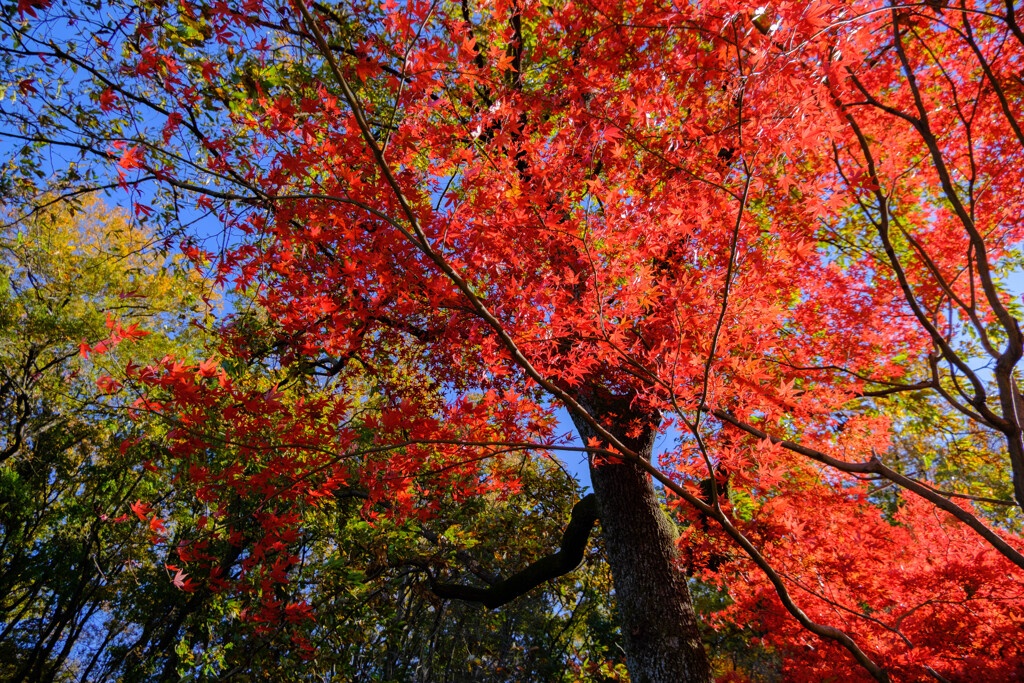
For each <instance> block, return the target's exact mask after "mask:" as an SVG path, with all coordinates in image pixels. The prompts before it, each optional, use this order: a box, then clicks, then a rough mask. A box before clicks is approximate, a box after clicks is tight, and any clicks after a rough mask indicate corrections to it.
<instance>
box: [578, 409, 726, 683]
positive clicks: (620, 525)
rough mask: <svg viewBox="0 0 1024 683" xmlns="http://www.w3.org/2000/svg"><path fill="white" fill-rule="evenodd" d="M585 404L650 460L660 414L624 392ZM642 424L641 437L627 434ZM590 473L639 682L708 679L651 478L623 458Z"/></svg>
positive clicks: (583, 427) (671, 531) (668, 525)
mask: <svg viewBox="0 0 1024 683" xmlns="http://www.w3.org/2000/svg"><path fill="white" fill-rule="evenodd" d="M578 400H579V399H578ZM580 404H581V405H583V406H584V407H585V408H586V409H587V411H588V412H590V414H591V416H593V417H595V418H596V419H597V420H598V421H603V422H605V425H606V428H608V429H609V431H610V432H611V433H612V434H613V435H614V436H615V437H616V438H618V439H619V440H620V441H622V443H623V444H624V445H626V446H627V447H629V448H631V449H632V450H634V451H635V452H637V453H640V454H641V455H642V456H644V457H646V458H648V459H650V457H651V455H652V451H653V449H654V440H655V438H656V437H657V427H658V417H657V416H643V415H637V414H635V413H633V412H632V411H631V410H630V401H629V400H627V399H623V398H618V397H612V398H610V399H604V400H602V401H597V400H594V399H593V398H592V397H591V398H590V400H580ZM605 418H610V419H608V420H607V421H605ZM573 422H574V423H575V424H576V428H577V430H578V431H579V433H580V437H581V438H582V439H583V442H584V443H587V442H588V440H589V439H591V438H594V437H596V434H595V433H594V431H593V429H592V428H591V427H590V426H589V425H588V424H587V422H586V421H585V420H583V419H581V417H580V416H578V415H573ZM609 423H610V424H609ZM636 427H639V434H638V435H637V436H636V437H634V438H630V437H628V436H627V435H626V434H627V432H631V431H633V429H635V428H636ZM631 428H632V429H631ZM590 478H591V481H592V482H593V486H594V493H595V494H596V495H597V503H598V515H599V517H600V520H601V534H602V536H603V538H604V545H605V552H606V553H607V555H608V564H609V566H610V568H611V571H612V580H613V582H614V585H615V602H616V606H617V608H618V611H619V625H620V628H621V629H622V637H623V640H624V642H623V650H624V651H625V653H626V666H627V667H628V668H629V673H630V677H631V679H632V681H633V683H681V682H685V683H691V682H694V683H696V682H699V683H705V682H707V683H710V681H712V680H713V679H712V676H711V667H710V665H709V663H708V658H707V654H706V653H705V651H704V645H703V643H702V642H701V638H700V632H699V631H698V628H697V618H696V615H695V614H694V611H693V602H692V601H691V598H690V590H689V588H688V587H687V585H686V576H685V575H684V574H683V572H681V571H679V569H678V568H677V567H676V566H675V558H676V553H677V551H676V543H675V540H676V536H677V532H676V529H675V528H674V527H673V525H672V522H671V521H670V520H669V519H668V517H667V516H666V515H665V512H664V511H663V510H662V509H661V506H660V505H659V504H658V497H657V494H656V492H655V490H654V486H653V484H652V482H651V478H650V477H649V476H648V475H647V474H646V473H645V472H643V471H642V470H641V469H640V468H639V467H638V466H637V465H635V464H632V463H622V462H605V463H601V464H598V465H597V466H594V465H593V464H591V467H590Z"/></svg>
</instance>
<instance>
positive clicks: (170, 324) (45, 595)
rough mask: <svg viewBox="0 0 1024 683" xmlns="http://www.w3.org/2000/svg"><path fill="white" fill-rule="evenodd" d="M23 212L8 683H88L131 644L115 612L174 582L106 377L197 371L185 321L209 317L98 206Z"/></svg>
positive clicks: (15, 267) (8, 505)
mask: <svg viewBox="0 0 1024 683" xmlns="http://www.w3.org/2000/svg"><path fill="white" fill-rule="evenodd" d="M12 213H13V211H12V212H8V213H7V215H6V216H5V218H6V219H7V220H8V221H9V222H6V224H5V227H4V229H3V233H2V237H0V269H2V273H3V280H2V284H0V287H2V289H0V335H2V340H0V354H2V359H0V413H2V416H3V419H2V422H3V430H2V432H0V444H2V447H0V482H2V484H0V534H2V538H0V594H2V595H3V598H2V600H0V614H2V615H3V620H2V621H3V627H2V629H0V651H2V652H3V656H2V657H0V660H2V661H3V665H2V674H0V675H2V677H3V679H4V680H7V681H23V680H24V681H46V680H69V679H71V678H77V677H79V676H81V677H82V678H83V679H85V678H88V677H89V676H90V675H93V672H94V671H95V669H96V666H97V663H98V662H99V661H100V660H101V653H102V652H103V651H104V649H105V648H106V647H108V646H110V645H111V644H113V643H117V642H119V641H120V640H121V639H122V638H124V637H125V636H126V632H128V631H130V628H131V622H130V621H128V620H122V618H121V617H120V615H118V614H117V613H116V611H114V610H112V608H111V607H112V605H116V604H119V603H123V601H124V600H125V599H126V598H125V594H126V593H132V592H133V589H134V587H135V586H137V585H138V583H139V582H140V581H147V580H149V581H151V580H153V578H154V577H160V578H163V576H164V570H163V568H162V567H161V565H160V561H159V558H160V556H161V554H162V553H160V552H159V551H156V550H154V549H153V548H152V547H151V545H150V543H149V542H148V540H147V539H146V537H145V535H140V533H139V530H138V528H137V524H133V523H131V521H130V520H129V515H128V514H125V513H128V512H129V510H128V504H129V503H130V502H132V501H134V500H135V499H136V497H137V496H140V495H146V494H147V493H149V492H152V491H154V490H155V489H154V487H156V486H157V483H158V482H163V481H164V479H163V478H162V477H158V476H155V475H154V473H152V472H150V471H147V465H148V459H149V458H150V457H152V455H151V454H150V453H148V452H147V450H146V449H141V448H139V447H136V446H132V445H131V443H132V440H133V439H137V438H138V436H139V435H140V434H142V433H144V432H145V427H144V425H140V424H137V423H134V422H133V421H131V420H130V419H129V418H128V416H127V415H126V414H125V410H124V405H123V403H122V402H121V401H119V400H118V398H117V397H116V395H114V392H115V391H116V388H117V382H116V380H114V379H112V378H111V376H110V373H111V372H116V373H117V374H118V375H120V374H122V372H123V371H122V368H123V366H124V364H125V363H127V362H132V361H138V360H140V359H142V358H147V357H149V358H152V357H154V356H157V357H158V356H161V355H164V354H166V353H168V352H171V351H172V350H173V351H174V352H175V353H177V354H181V355H185V356H187V354H188V350H189V348H190V344H191V343H192V342H191V341H190V334H191V333H190V330H189V329H188V328H185V327H183V326H181V325H180V324H179V319H180V318H181V317H184V316H185V315H188V316H190V317H191V316H192V315H194V314H195V313H196V312H197V311H201V310H205V309H206V305H205V304H203V302H202V298H203V297H204V296H207V295H208V294H209V289H208V288H207V287H206V285H205V283H204V281H203V280H201V279H199V278H197V277H196V276H195V274H194V273H192V272H190V271H189V270H186V269H183V268H182V267H181V263H180V261H181V259H180V258H179V259H177V264H176V262H175V259H171V258H167V257H164V256H160V255H159V254H154V253H153V252H152V248H153V244H152V240H153V236H152V234H151V233H149V232H147V231H146V230H145V229H142V228H140V227H138V226H137V225H134V224H133V223H131V222H130V221H129V220H128V218H127V217H126V216H125V215H124V214H123V213H119V212H116V211H109V210H106V209H104V208H103V207H102V206H101V205H100V204H98V203H95V202H92V203H88V204H86V205H85V206H84V207H82V208H81V209H74V208H72V207H70V206H68V205H67V204H64V203H61V202H56V201H52V200H51V201H50V202H48V206H47V207H46V208H42V209H40V210H38V211H36V212H35V213H34V214H33V215H32V216H31V217H30V218H28V219H22V220H19V219H18V217H17V216H16V215H13V216H12ZM115 320H116V321H118V322H117V323H114V322H113V321H115ZM122 321H123V325H124V328H122V327H121V324H122ZM139 325H144V326H145V327H146V330H147V331H146V332H145V333H144V336H143V333H137V331H136V330H134V329H133V328H137V327H138V326H139ZM119 331H120V332H123V335H122V334H120V332H119ZM122 338H136V339H137V343H135V344H133V345H129V344H125V345H123V346H120V345H118V342H119V341H120V340H121V339H122ZM93 346H95V347H96V349H94V353H90V349H91V348H92V347H93ZM129 347H130V348H129ZM104 348H107V349H108V353H106V355H99V354H98V353H95V351H97V350H99V349H104ZM148 467H150V468H152V465H148ZM162 495H166V494H162ZM132 517H134V516H132ZM174 597H175V598H176V597H177V596H176V595H175V596H174ZM83 648H84V649H85V650H86V651H87V653H88V654H87V655H83ZM93 655H95V656H93Z"/></svg>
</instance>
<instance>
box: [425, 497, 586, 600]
mask: <svg viewBox="0 0 1024 683" xmlns="http://www.w3.org/2000/svg"><path fill="white" fill-rule="evenodd" d="M596 521H597V496H596V495H595V494H593V493H588V494H587V495H586V496H584V497H583V498H582V499H581V500H580V501H579V502H577V503H576V505H574V506H573V508H572V516H571V517H570V519H569V524H568V526H566V527H565V532H564V533H563V534H562V546H561V547H560V548H559V549H558V551H557V552H555V553H553V554H551V555H546V556H544V557H542V558H540V559H539V560H537V561H536V562H534V563H532V564H530V565H529V566H527V567H526V569H523V570H522V571H520V572H516V573H515V574H513V575H512V576H510V577H509V578H507V579H505V580H504V581H498V582H497V583H495V584H494V585H492V586H490V587H489V588H477V587H475V586H465V585H461V584H453V583H438V582H436V581H434V579H433V577H431V579H430V590H432V591H433V592H434V594H435V595H437V596H438V597H441V598H445V599H448V600H463V601H465V602H479V603H482V604H483V605H484V606H485V607H487V609H495V608H498V607H501V606H502V605H504V604H506V603H509V602H512V601H513V600H515V599H516V598H518V597H520V596H521V595H525V594H526V593H528V592H529V591H531V590H533V589H534V588H536V587H537V586H539V585H540V584H542V583H544V582H546V581H550V580H552V579H557V578H558V577H559V576H564V575H566V574H568V573H569V572H571V571H573V570H574V569H576V568H577V567H579V566H580V563H582V562H583V552H584V551H585V550H586V548H587V541H588V540H589V539H590V532H591V531H592V530H593V528H594V523H595V522H596Z"/></svg>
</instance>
